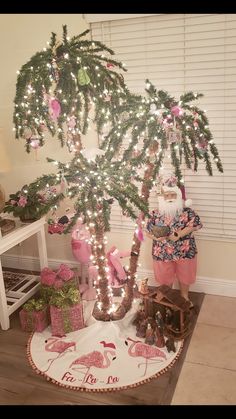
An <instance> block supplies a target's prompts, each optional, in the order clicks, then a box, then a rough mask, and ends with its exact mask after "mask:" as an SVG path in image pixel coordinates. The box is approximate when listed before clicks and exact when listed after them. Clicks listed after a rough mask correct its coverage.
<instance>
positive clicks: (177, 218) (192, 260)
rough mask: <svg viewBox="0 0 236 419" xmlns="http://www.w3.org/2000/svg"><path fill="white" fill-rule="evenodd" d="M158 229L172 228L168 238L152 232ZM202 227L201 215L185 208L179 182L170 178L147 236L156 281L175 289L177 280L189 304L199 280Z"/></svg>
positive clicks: (149, 225)
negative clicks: (197, 240)
mask: <svg viewBox="0 0 236 419" xmlns="http://www.w3.org/2000/svg"><path fill="white" fill-rule="evenodd" d="M187 205H189V204H188V203H187ZM190 205H191V204H190ZM154 226H158V227H164V226H165V227H166V226H167V227H169V231H168V235H164V236H160V237H157V236H156V235H154V234H153V233H152V229H153V227H154ZM201 227H202V224H201V221H200V218H199V216H198V215H197V214H196V213H195V212H194V211H193V209H192V208H190V207H189V206H186V204H185V205H184V201H183V195H182V192H181V189H180V188H179V187H178V186H177V179H176V178H175V177H174V176H170V177H169V178H167V179H166V180H165V181H164V182H163V184H162V187H161V194H160V196H159V197H158V209H157V210H155V211H153V212H152V214H151V216H150V219H149V221H148V223H147V232H146V235H147V237H149V238H151V239H152V240H153V246H152V257H153V268H154V275H155V280H156V281H157V282H158V284H161V285H162V284H165V285H168V286H170V287H171V286H172V285H173V283H174V281H175V279H177V280H178V282H179V287H180V293H181V295H182V297H184V298H185V299H186V300H188V301H189V295H188V293H189V287H190V285H191V284H193V283H194V282H195V281H196V270H197V248H196V243H195V238H194V236H193V232H194V231H197V230H199V229H200V228H201ZM163 231H165V230H163ZM191 307H193V304H192V303H191Z"/></svg>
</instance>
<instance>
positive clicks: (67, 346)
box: [44, 338, 76, 372]
mask: <svg viewBox="0 0 236 419" xmlns="http://www.w3.org/2000/svg"><path fill="white" fill-rule="evenodd" d="M45 343H46V345H45V350H46V351H49V352H57V353H58V355H57V356H56V358H52V359H48V362H50V364H49V366H48V368H47V369H46V370H45V371H44V372H47V371H48V370H49V368H50V367H51V365H52V363H53V362H54V361H56V359H58V358H61V357H62V356H63V355H65V353H66V352H72V351H73V350H74V351H75V349H76V343H75V342H64V341H63V340H61V339H59V338H49V339H47V340H45ZM72 348H73V349H72Z"/></svg>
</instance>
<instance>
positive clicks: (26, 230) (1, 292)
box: [0, 216, 48, 330]
mask: <svg viewBox="0 0 236 419" xmlns="http://www.w3.org/2000/svg"><path fill="white" fill-rule="evenodd" d="M5 218H11V217H9V216H8V217H5ZM45 223H46V220H45V217H43V218H41V219H40V220H37V221H34V222H33V223H30V224H23V223H19V225H16V228H15V230H13V231H11V232H10V233H8V234H6V235H5V236H3V237H2V236H1V233H0V323H1V327H2V329H3V330H7V329H9V327H10V319H9V316H10V315H11V314H12V313H14V311H16V310H17V309H18V308H19V307H20V306H21V305H22V304H24V303H25V302H26V301H27V300H28V299H29V298H30V297H31V296H32V295H33V294H35V292H36V291H37V289H38V288H39V285H40V284H39V282H37V283H35V279H32V277H31V279H29V280H28V282H27V280H26V281H24V285H23V286H22V287H20V288H19V289H18V290H17V291H9V292H8V293H7V295H6V292H5V286H4V280H3V272H2V264H1V255H2V254H3V253H4V252H6V251H7V250H9V249H11V248H12V247H14V246H16V245H17V244H19V243H21V242H23V241H24V240H26V239H28V238H29V237H31V236H33V235H34V234H37V243H38V251H39V261H40V269H41V270H42V269H43V268H45V267H46V266H48V259H47V248H46V240H45V231H44V225H45ZM29 278H30V277H29ZM30 285H31V286H30ZM27 288H30V289H29V291H27V292H26V291H24V290H25V289H27ZM8 303H9V304H8Z"/></svg>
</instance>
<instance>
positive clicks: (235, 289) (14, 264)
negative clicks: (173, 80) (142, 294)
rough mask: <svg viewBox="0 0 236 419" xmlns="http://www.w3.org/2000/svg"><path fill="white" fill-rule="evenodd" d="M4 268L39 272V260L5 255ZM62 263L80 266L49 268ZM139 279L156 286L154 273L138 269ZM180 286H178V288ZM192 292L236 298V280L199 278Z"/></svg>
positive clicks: (55, 260) (51, 262) (70, 262)
mask: <svg viewBox="0 0 236 419" xmlns="http://www.w3.org/2000/svg"><path fill="white" fill-rule="evenodd" d="M1 261H2V266H4V267H6V268H15V269H17V268H19V269H27V270H32V271H39V270H40V266H39V259H38V258H36V257H32V256H20V257H19V256H17V255H8V254H3V255H2V256H1ZM61 263H66V264H68V265H69V266H70V267H72V268H76V267H78V266H80V264H79V262H76V261H74V260H63V261H62V260H59V259H49V260H48V266H49V268H51V269H57V268H58V267H59V265H60V264H61ZM138 277H139V278H148V279H149V284H150V285H156V282H155V279H154V274H153V271H151V270H148V269H140V268H139V269H138ZM177 287H178V286H177V285H176V288H177ZM190 289H191V291H194V292H203V293H205V294H212V295H222V296H225V297H236V280H235V281H232V280H230V279H223V278H209V277H202V276H199V277H197V281H196V282H195V284H193V285H192V286H191V288H190Z"/></svg>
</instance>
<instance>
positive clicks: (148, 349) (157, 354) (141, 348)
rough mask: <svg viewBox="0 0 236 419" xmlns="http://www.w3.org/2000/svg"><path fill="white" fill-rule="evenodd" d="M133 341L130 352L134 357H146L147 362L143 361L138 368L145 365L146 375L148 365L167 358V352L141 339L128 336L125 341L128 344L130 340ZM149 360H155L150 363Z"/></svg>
mask: <svg viewBox="0 0 236 419" xmlns="http://www.w3.org/2000/svg"><path fill="white" fill-rule="evenodd" d="M127 341H130V342H132V344H131V345H130V347H129V350H128V354H129V355H130V356H133V357H142V358H145V362H141V363H140V364H138V368H140V367H141V365H145V371H144V374H143V376H144V375H146V372H147V366H148V365H150V364H156V363H158V362H162V361H163V359H166V354H165V353H164V352H162V351H160V349H158V348H154V347H153V346H150V345H147V344H146V343H143V342H141V341H140V340H133V339H131V338H127V340H126V341H125V344H126V345H127V346H128V345H129V342H127ZM155 358H163V359H155ZM148 361H154V362H151V363H148Z"/></svg>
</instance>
